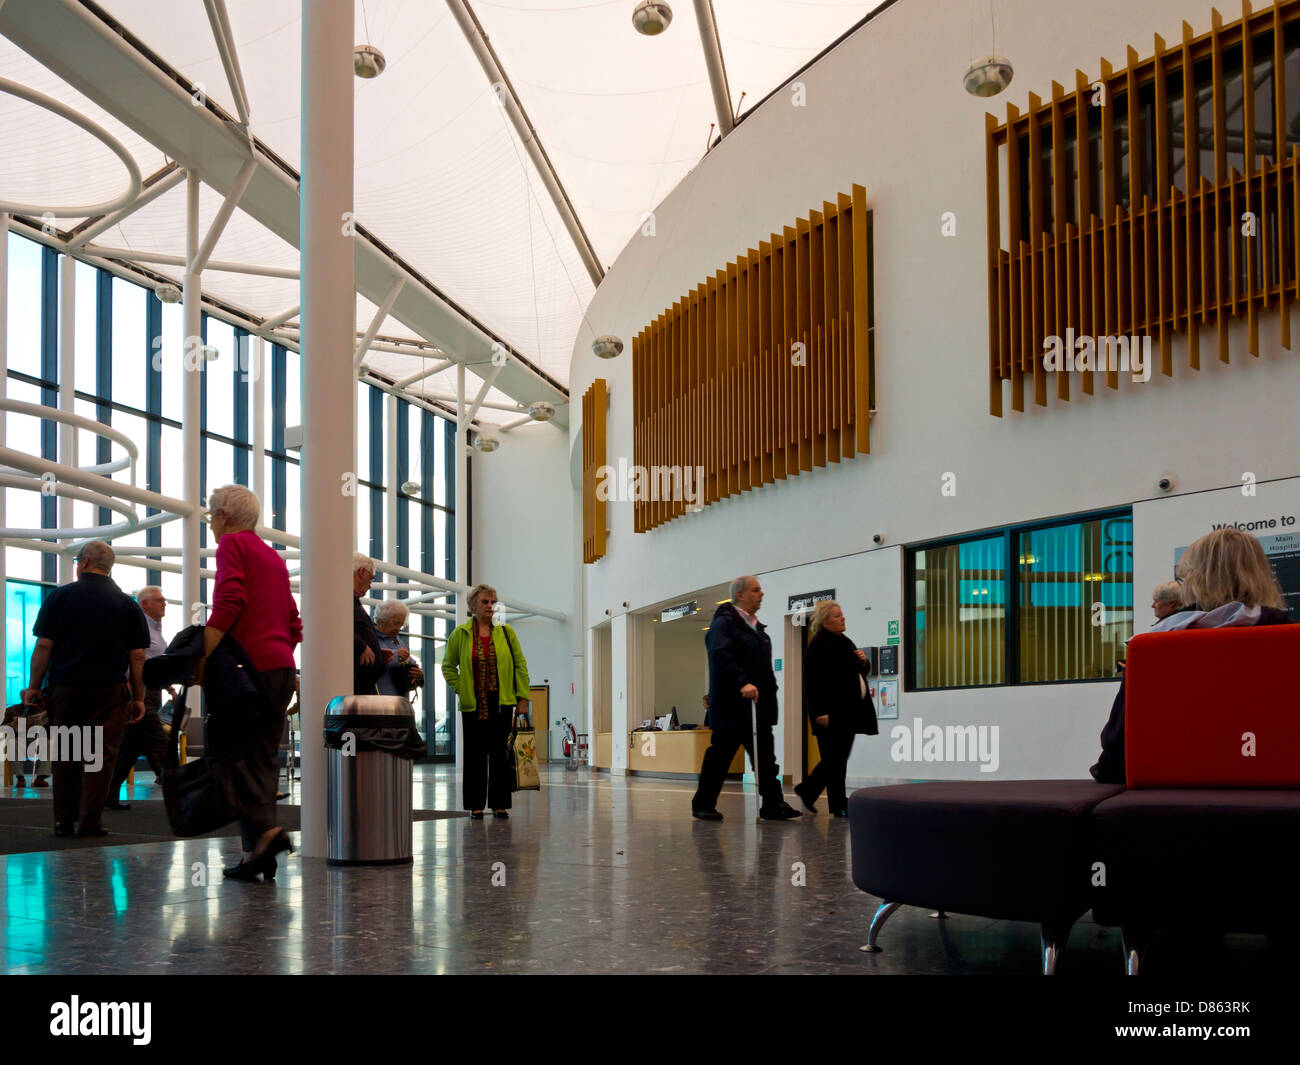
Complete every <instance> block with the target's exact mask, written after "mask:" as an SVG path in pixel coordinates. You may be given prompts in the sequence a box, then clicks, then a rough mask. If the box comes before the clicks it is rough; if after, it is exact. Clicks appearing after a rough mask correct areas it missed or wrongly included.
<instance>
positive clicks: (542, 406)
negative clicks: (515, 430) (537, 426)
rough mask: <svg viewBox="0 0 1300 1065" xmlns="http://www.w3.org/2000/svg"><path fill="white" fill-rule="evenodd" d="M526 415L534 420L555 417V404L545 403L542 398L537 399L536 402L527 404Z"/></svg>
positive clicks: (540, 420) (545, 419) (541, 420)
mask: <svg viewBox="0 0 1300 1065" xmlns="http://www.w3.org/2000/svg"><path fill="white" fill-rule="evenodd" d="M528 417H530V418H532V419H533V421H535V422H549V421H550V420H551V419H552V418H554V417H555V404H554V403H547V402H546V400H544V399H539V400H538V401H537V402H536V403H530V404H528Z"/></svg>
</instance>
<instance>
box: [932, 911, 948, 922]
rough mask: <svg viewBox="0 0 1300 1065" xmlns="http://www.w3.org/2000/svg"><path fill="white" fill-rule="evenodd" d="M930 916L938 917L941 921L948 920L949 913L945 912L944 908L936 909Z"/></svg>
mask: <svg viewBox="0 0 1300 1065" xmlns="http://www.w3.org/2000/svg"><path fill="white" fill-rule="evenodd" d="M930 916H931V917H934V918H937V919H938V920H940V921H946V920H947V919H948V915H947V914H946V913H944V912H943V910H935V911H934V913H932V914H930Z"/></svg>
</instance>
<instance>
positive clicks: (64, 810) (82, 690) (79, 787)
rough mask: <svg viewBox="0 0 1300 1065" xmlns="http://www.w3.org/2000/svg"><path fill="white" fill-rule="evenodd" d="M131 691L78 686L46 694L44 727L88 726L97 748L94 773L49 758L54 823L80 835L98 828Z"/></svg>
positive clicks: (83, 766)
mask: <svg viewBox="0 0 1300 1065" xmlns="http://www.w3.org/2000/svg"><path fill="white" fill-rule="evenodd" d="M130 703H131V689H130V688H129V687H128V686H127V685H126V684H123V683H121V682H118V683H116V684H101V685H95V686H82V685H73V684H56V685H54V687H53V688H51V689H50V694H49V708H50V724H51V725H55V726H65V727H67V726H71V727H73V728H82V727H83V726H87V725H88V726H90V727H91V728H98V729H101V730H102V731H101V732H100V733H99V736H100V742H101V744H102V747H101V749H100V751H99V752H98V754H99V759H100V761H99V766H98V768H92V764H91V763H88V762H86V761H85V754H86V752H85V749H84V748H83V750H82V755H83V757H82V760H81V761H72V760H70V759H68V758H66V757H64V758H58V759H55V758H51V759H50V761H51V762H52V764H53V769H54V822H55V824H71V823H73V822H77V825H78V828H79V830H80V831H82V832H93V831H95V830H97V829H100V828H103V826H104V822H103V814H104V802H105V800H106V799H107V798H108V786H109V784H110V783H111V782H112V779H113V767H114V765H115V764H116V759H117V748H118V744H119V743H120V742H121V740H122V730H123V729H124V728H126V719H127V717H128V716H129V715H130V712H131V711H130Z"/></svg>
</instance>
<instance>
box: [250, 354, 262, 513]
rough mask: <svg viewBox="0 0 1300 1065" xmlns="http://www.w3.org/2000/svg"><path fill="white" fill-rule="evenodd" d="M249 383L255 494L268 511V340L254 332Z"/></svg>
mask: <svg viewBox="0 0 1300 1065" xmlns="http://www.w3.org/2000/svg"><path fill="white" fill-rule="evenodd" d="M249 339H250V340H251V341H252V343H253V350H252V351H251V352H249V356H250V358H251V359H252V361H251V363H250V364H249V376H248V384H249V387H250V388H251V389H252V391H253V432H252V438H253V454H252V456H251V457H252V461H253V477H252V481H253V494H254V495H255V496H257V499H258V502H260V503H261V504H262V513H263V514H266V512H267V498H266V341H265V340H264V339H263V338H262V337H260V336H258V335H257V334H256V333H254V334H253V335H252V336H251V337H249Z"/></svg>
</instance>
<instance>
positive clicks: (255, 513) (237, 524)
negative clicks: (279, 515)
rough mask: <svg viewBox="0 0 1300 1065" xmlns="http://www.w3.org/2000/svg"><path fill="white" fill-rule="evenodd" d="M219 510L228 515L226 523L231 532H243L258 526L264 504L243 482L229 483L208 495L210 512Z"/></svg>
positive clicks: (214, 512)
mask: <svg viewBox="0 0 1300 1065" xmlns="http://www.w3.org/2000/svg"><path fill="white" fill-rule="evenodd" d="M218 511H220V512H221V513H222V514H224V515H225V516H226V525H227V526H228V527H229V529H230V531H231V532H242V531H243V530H244V529H256V528H257V522H258V519H259V518H260V517H261V516H262V504H261V502H260V501H259V500H258V498H257V496H255V495H253V493H252V492H250V491H249V490H248V489H247V488H245V487H244V486H243V485H242V484H227V485H223V486H222V487H221V488H217V489H214V490H213V492H212V493H211V494H210V495H209V496H208V512H209V513H210V514H216V513H217V512H218Z"/></svg>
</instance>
